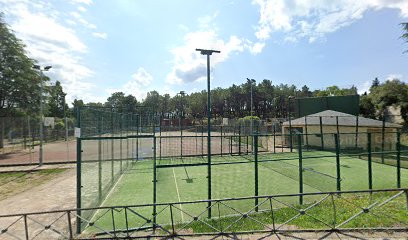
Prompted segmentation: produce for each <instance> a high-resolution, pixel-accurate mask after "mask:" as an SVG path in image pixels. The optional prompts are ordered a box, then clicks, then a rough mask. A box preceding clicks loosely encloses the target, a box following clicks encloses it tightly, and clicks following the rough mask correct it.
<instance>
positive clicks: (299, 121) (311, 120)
mask: <svg viewBox="0 0 408 240" xmlns="http://www.w3.org/2000/svg"><path fill="white" fill-rule="evenodd" d="M320 117H322V125H326V126H327V125H328V126H336V117H338V121H339V126H357V124H358V126H360V127H382V126H383V122H382V121H379V120H375V119H371V118H365V117H360V116H359V117H356V116H354V115H351V114H347V113H342V112H337V111H333V110H325V111H322V112H318V113H315V114H310V115H307V116H305V117H301V118H296V119H292V120H291V125H292V126H304V125H305V123H307V125H320ZM357 119H358V123H357ZM283 126H289V121H286V122H284V123H283ZM385 127H387V128H401V127H402V126H401V125H399V124H395V123H388V122H386V123H385Z"/></svg>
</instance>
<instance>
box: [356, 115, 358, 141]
mask: <svg viewBox="0 0 408 240" xmlns="http://www.w3.org/2000/svg"><path fill="white" fill-rule="evenodd" d="M357 147H358V115H356V149H357Z"/></svg>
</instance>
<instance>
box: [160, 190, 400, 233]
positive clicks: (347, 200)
mask: <svg viewBox="0 0 408 240" xmlns="http://www.w3.org/2000/svg"><path fill="white" fill-rule="evenodd" d="M394 194H396V193H395V192H394V193H374V194H372V195H370V194H368V193H367V194H355V195H354V194H348V196H347V195H344V196H343V197H341V198H337V197H334V204H335V206H336V211H335V212H336V213H335V214H334V209H333V201H332V200H331V198H327V199H326V200H324V201H323V202H321V203H320V204H319V205H317V206H314V207H312V208H311V209H309V210H307V211H306V213H307V214H304V215H302V216H300V217H298V218H296V219H294V220H293V221H291V222H289V223H288V225H290V226H292V227H293V226H295V228H298V229H327V228H330V227H331V226H337V225H339V224H340V223H342V222H344V221H346V220H348V219H349V218H351V217H352V216H354V215H356V214H357V213H358V212H360V211H362V208H360V207H368V206H369V205H371V204H373V203H375V202H378V203H382V202H384V201H385V200H386V199H388V198H390V197H391V196H393V195H394ZM272 201H273V200H272ZM405 204H406V200H405V195H400V196H399V197H397V198H396V199H394V200H392V201H391V202H389V203H388V204H386V205H384V206H382V207H379V208H378V209H377V208H375V207H374V208H372V209H370V210H369V211H368V213H363V214H362V215H360V216H359V217H356V218H355V219H353V220H352V221H350V222H348V223H347V224H345V225H343V226H341V227H342V228H368V227H384V228H386V227H403V226H406V224H407V223H408V217H407V215H406V214H407V212H406V206H405ZM308 206H310V204H309V205H303V206H299V205H294V208H297V209H306V208H307V207H308ZM215 209H216V208H214V210H215ZM298 213H299V212H298V211H297V210H295V209H293V208H290V207H284V208H280V209H275V210H274V211H273V216H274V218H272V212H271V211H264V212H261V213H251V214H248V216H249V217H245V218H243V217H242V216H241V215H240V216H231V217H221V218H218V219H202V221H203V222H205V223H206V224H204V223H202V222H200V221H194V222H193V223H192V224H190V225H188V227H187V229H189V230H192V231H193V232H194V233H208V232H215V230H214V229H213V228H211V227H209V226H208V225H210V226H213V227H215V228H217V229H220V230H223V231H228V232H236V231H254V230H264V229H266V228H265V226H264V225H267V226H270V227H272V226H273V224H275V226H276V227H278V226H279V225H280V224H282V223H284V222H286V221H288V220H289V219H290V218H292V217H293V216H295V215H297V214H298ZM214 215H216V213H214ZM251 218H252V219H251ZM260 223H262V224H260ZM207 224H208V225H207ZM263 224H264V225H263ZM184 226H185V224H178V225H176V226H175V228H176V229H180V228H182V227H184ZM168 229H169V230H170V229H171V227H169V228H168Z"/></svg>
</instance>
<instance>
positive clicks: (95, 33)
mask: <svg viewBox="0 0 408 240" xmlns="http://www.w3.org/2000/svg"><path fill="white" fill-rule="evenodd" d="M92 35H93V36H94V37H97V38H101V39H106V38H108V34H107V33H103V32H93V33H92Z"/></svg>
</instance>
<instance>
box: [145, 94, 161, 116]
mask: <svg viewBox="0 0 408 240" xmlns="http://www.w3.org/2000/svg"><path fill="white" fill-rule="evenodd" d="M143 105H144V106H146V107H148V108H150V109H151V111H154V112H157V113H158V112H160V94H159V93H158V92H157V91H150V92H148V93H147V95H146V98H145V100H144V101H143Z"/></svg>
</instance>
